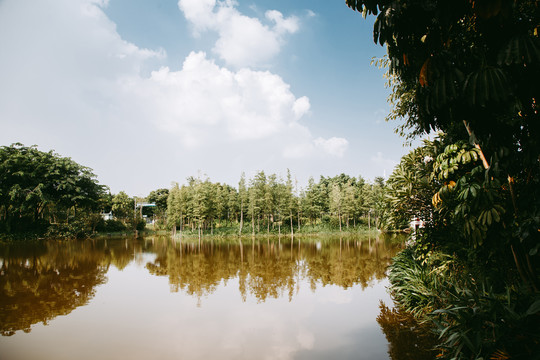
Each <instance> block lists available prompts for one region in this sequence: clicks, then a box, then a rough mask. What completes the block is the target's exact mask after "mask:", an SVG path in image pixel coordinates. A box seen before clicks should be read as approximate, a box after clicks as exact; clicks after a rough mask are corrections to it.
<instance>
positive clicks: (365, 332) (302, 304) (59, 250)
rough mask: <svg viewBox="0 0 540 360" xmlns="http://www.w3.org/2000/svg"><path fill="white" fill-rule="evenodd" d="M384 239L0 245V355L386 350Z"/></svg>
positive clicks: (362, 355)
mask: <svg viewBox="0 0 540 360" xmlns="http://www.w3.org/2000/svg"><path fill="white" fill-rule="evenodd" d="M401 248H402V245H401V243H400V242H398V241H395V240H393V241H392V240H390V239H383V238H382V237H379V238H373V237H372V238H369V237H352V236H347V237H345V238H342V239H340V238H339V237H337V238H332V237H323V236H317V237H303V238H297V237H295V239H294V242H291V239H290V238H288V237H281V238H277V237H276V238H273V237H264V236H263V237H259V238H256V239H243V240H242V241H241V242H240V241H239V240H238V239H234V238H233V239H214V240H212V241H210V240H205V241H204V242H203V243H202V244H201V245H199V244H198V242H197V241H195V242H193V241H191V242H188V241H187V240H185V239H184V240H183V241H181V239H179V238H176V239H171V238H168V237H146V238H140V239H130V238H121V239H112V238H105V239H95V240H85V241H62V242H57V241H47V242H44V243H42V244H39V245H33V246H29V245H11V246H3V247H1V248H0V250H1V252H0V261H1V273H0V296H1V299H0V306H1V310H0V331H1V335H2V336H1V337H0V358H1V359H5V360H7V359H9V360H11V359H70V360H71V359H150V358H156V359H180V358H181V359H329V358H332V359H370V360H378V359H389V358H390V357H389V343H388V340H387V338H386V336H385V334H384V333H383V331H382V330H381V326H379V323H378V322H377V317H378V316H379V314H380V312H381V307H380V304H381V301H382V302H384V303H385V304H387V305H389V306H391V304H392V301H391V298H390V296H389V295H388V293H387V287H388V285H389V284H388V281H387V278H386V270H387V267H388V265H389V264H390V262H391V259H392V257H393V256H394V255H395V254H396V253H397V251H399V250H400V249H401Z"/></svg>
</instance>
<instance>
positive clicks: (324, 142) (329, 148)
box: [314, 137, 349, 157]
mask: <svg viewBox="0 0 540 360" xmlns="http://www.w3.org/2000/svg"><path fill="white" fill-rule="evenodd" d="M314 142H315V146H317V147H318V148H320V149H322V150H323V151H324V152H325V153H327V154H330V155H334V156H337V157H342V156H343V155H344V154H345V151H346V150H347V147H348V146H349V142H348V141H347V139H344V138H338V137H331V138H330V139H323V138H317V139H315V141H314Z"/></svg>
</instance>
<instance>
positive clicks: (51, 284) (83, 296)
mask: <svg viewBox="0 0 540 360" xmlns="http://www.w3.org/2000/svg"><path fill="white" fill-rule="evenodd" d="M134 247H137V243H136V242H133V241H128V240H122V241H106V240H105V241H103V240H102V241H61V242H57V241H48V242H46V243H42V244H39V245H35V244H32V245H18V246H17V245H16V246H4V247H2V248H0V254H1V256H0V258H1V269H0V308H1V309H2V310H1V311H0V334H1V335H3V336H10V335H13V334H15V332H16V331H18V330H22V331H24V332H30V330H31V326H32V325H33V324H36V323H39V322H41V323H43V324H45V325H47V322H49V321H50V320H52V319H54V318H55V317H57V316H59V315H67V314H69V313H70V312H71V311H73V310H74V309H75V308H77V307H79V306H82V305H86V304H87V303H88V302H89V301H90V300H91V299H92V297H93V296H94V294H95V288H96V286H98V285H101V284H104V283H105V282H106V281H107V278H106V276H105V275H106V273H107V271H108V269H109V266H110V265H111V264H113V265H115V266H116V267H117V268H119V269H122V268H124V267H125V266H126V265H127V264H128V263H129V262H130V261H131V260H132V259H133V254H134V252H135V251H136V250H135V249H134ZM139 247H140V244H139Z"/></svg>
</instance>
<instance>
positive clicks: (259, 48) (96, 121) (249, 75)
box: [0, 0, 408, 196]
mask: <svg viewBox="0 0 540 360" xmlns="http://www.w3.org/2000/svg"><path fill="white" fill-rule="evenodd" d="M372 25H373V19H369V18H368V19H367V20H364V19H363V18H362V16H361V15H360V14H359V13H355V12H353V11H352V10H350V9H348V8H347V6H346V5H345V2H344V1H307V0H295V1H290V0H289V1H285V0H275V1H271V2H269V1H260V0H250V1H244V0H238V1H229V0H228V1H217V2H216V1H215V0H180V1H178V0H108V1H107V0H43V1H39V2H35V1H31V0H3V1H0V48H1V49H2V53H3V54H2V56H0V77H1V78H2V81H1V82H0V115H1V116H0V125H1V127H2V129H3V130H2V132H0V144H1V145H9V144H11V143H13V142H22V143H24V144H25V145H31V144H37V145H38V146H39V149H41V150H44V151H48V150H50V149H54V150H55V151H56V152H58V153H59V154H61V155H63V156H69V157H72V158H73V159H74V160H75V161H77V162H79V163H81V164H83V165H86V166H89V167H91V168H92V169H93V170H94V172H95V173H96V174H97V175H98V179H99V181H100V183H102V184H106V185H109V186H110V188H111V191H112V192H113V193H116V192H118V191H120V190H125V191H127V192H128V193H129V194H131V195H140V196H144V195H146V194H148V192H149V191H150V190H153V189H156V188H159V187H170V185H171V182H173V181H177V182H180V183H183V182H184V181H185V179H186V177H188V176H197V175H198V174H206V175H208V176H209V177H210V179H211V180H212V181H220V182H225V183H229V184H231V185H233V186H236V185H237V183H238V180H239V178H240V175H241V172H242V171H245V172H246V175H247V177H248V178H250V177H251V176H252V175H253V174H254V173H255V172H256V171H258V170H264V171H265V172H266V173H277V174H279V175H282V176H285V174H286V171H287V168H289V169H290V170H291V172H292V174H293V175H294V176H295V177H296V178H297V179H298V181H299V183H300V184H305V183H306V182H307V179H308V177H309V176H314V177H315V178H316V179H317V178H318V177H319V176H320V175H324V176H333V175H336V174H339V173H346V174H349V175H351V176H358V175H362V176H363V177H364V178H366V179H368V180H371V179H373V178H374V177H375V176H383V175H389V174H390V173H391V171H392V168H393V166H394V165H395V164H396V163H397V162H398V161H399V158H400V157H401V156H402V155H403V154H404V153H406V152H407V151H408V149H407V148H404V147H403V146H402V143H403V139H401V138H399V137H398V136H397V135H395V134H394V131H393V129H394V127H395V126H396V125H397V124H393V123H386V122H384V120H383V119H384V116H385V115H386V114H387V113H388V111H389V109H390V107H389V105H388V104H387V102H386V98H387V96H388V93H389V92H388V89H386V88H385V87H384V83H385V80H384V79H383V76H382V75H383V71H382V70H380V69H377V68H376V67H375V66H371V65H370V61H371V59H372V57H381V56H383V55H384V53H385V50H384V49H383V48H382V47H380V46H377V45H375V44H374V43H373V41H372Z"/></svg>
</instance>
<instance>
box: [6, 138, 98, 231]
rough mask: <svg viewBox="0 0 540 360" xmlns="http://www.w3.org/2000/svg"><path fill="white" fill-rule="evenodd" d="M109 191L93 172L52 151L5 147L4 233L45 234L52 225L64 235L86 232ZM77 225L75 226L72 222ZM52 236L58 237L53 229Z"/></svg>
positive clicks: (18, 146) (19, 145)
mask: <svg viewBox="0 0 540 360" xmlns="http://www.w3.org/2000/svg"><path fill="white" fill-rule="evenodd" d="M104 194H105V188H104V187H103V186H101V185H99V184H98V182H97V180H96V179H95V175H94V174H93V173H92V170H91V169H89V168H87V167H84V166H81V165H79V164H77V163H76V162H74V161H73V160H71V159H70V158H64V157H60V156H59V155H58V154H56V153H54V152H53V151H49V152H42V151H39V150H38V149H37V147H35V146H31V147H25V146H24V145H22V144H18V143H17V144H13V145H11V146H2V147H0V230H1V231H2V232H4V233H21V232H25V233H33V232H34V233H36V234H37V235H43V234H44V233H45V232H47V229H48V228H49V226H50V224H53V225H55V227H56V228H57V229H61V228H69V229H70V230H69V231H64V230H60V231H59V233H66V232H67V233H78V230H77V229H75V228H74V227H77V226H80V229H79V230H81V231H87V225H90V226H91V225H92V224H91V221H87V220H88V219H87V218H88V217H89V216H90V214H92V213H95V212H97V211H98V209H99V204H100V199H101V198H102V197H103V196H104ZM73 222H75V223H73ZM50 231H53V232H56V230H54V229H50Z"/></svg>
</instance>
